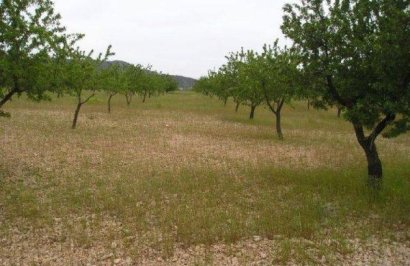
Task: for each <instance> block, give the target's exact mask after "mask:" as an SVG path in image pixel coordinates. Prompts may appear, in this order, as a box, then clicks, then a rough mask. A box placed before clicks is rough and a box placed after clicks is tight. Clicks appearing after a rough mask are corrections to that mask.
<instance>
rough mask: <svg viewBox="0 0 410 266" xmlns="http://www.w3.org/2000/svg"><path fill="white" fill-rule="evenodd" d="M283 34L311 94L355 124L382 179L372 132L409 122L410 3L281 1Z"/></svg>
mask: <svg viewBox="0 0 410 266" xmlns="http://www.w3.org/2000/svg"><path fill="white" fill-rule="evenodd" d="M284 11H285V16H284V24H283V25H282V30H283V32H284V34H285V35H286V36H287V37H289V38H290V39H292V40H293V42H294V44H295V46H296V47H297V48H299V49H300V51H301V53H302V59H303V63H304V68H305V71H306V72H308V73H310V77H315V78H316V79H317V83H318V84H323V86H317V87H316V92H317V95H319V97H317V101H318V102H320V103H322V104H323V105H325V106H331V105H334V104H335V103H336V104H338V105H340V106H341V107H342V108H343V109H344V117H345V118H346V119H347V120H348V121H350V122H351V123H352V125H353V128H354V132H355V134H356V138H357V141H358V142H359V144H360V146H361V147H362V149H363V151H364V153H365V155H366V159H367V165H368V177H369V184H370V185H371V187H373V188H379V187H380V185H381V181H382V177H383V171H382V163H381V160H380V158H379V154H378V151H377V148H376V139H377V137H378V136H379V135H380V134H382V133H383V132H385V130H386V128H387V127H390V130H389V131H387V132H385V134H384V135H385V136H389V137H394V136H397V135H399V134H400V133H403V132H405V131H407V130H409V129H410V123H409V120H410V118H409V117H410V104H409V103H410V86H409V81H410V52H409V51H410V8H409V3H408V1H406V0H372V1H369V0H327V1H324V0H304V1H301V2H300V3H299V4H293V5H290V4H288V5H286V6H285V8H284Z"/></svg>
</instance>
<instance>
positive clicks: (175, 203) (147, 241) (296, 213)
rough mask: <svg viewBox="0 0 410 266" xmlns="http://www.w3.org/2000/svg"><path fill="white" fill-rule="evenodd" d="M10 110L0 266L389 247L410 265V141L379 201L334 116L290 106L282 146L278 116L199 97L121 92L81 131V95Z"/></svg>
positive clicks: (284, 257)
mask: <svg viewBox="0 0 410 266" xmlns="http://www.w3.org/2000/svg"><path fill="white" fill-rule="evenodd" d="M7 107H8V111H10V112H11V113H12V118H11V119H2V120H0V123H1V124H0V134H1V135H0V136H1V138H0V143H1V146H0V153H1V154H2V157H1V160H0V210H1V212H0V241H1V242H0V246H1V247H0V264H2V263H3V264H6V265H7V264H14V263H22V264H26V263H34V264H37V263H41V262H42V263H46V264H47V263H52V264H53V263H56V264H68V263H74V264H77V263H80V262H81V263H85V264H86V263H99V264H102V263H107V264H111V263H114V262H118V263H119V264H132V263H144V264H152V265H155V264H159V263H171V262H173V263H177V264H179V263H187V264H221V263H223V264H235V263H239V264H248V263H250V262H257V261H262V262H269V263H274V264H284V263H289V262H293V263H296V262H304V263H315V264H316V263H324V264H334V263H337V262H339V263H341V262H342V261H352V260H355V258H357V257H360V258H362V259H361V260H362V261H364V262H374V263H380V262H381V261H382V260H381V259H382V258H383V257H385V253H383V252H384V251H383V252H381V251H375V248H374V246H377V245H381V244H383V245H382V246H387V247H388V248H389V249H391V252H390V253H391V254H396V255H397V256H398V259H399V260H398V261H397V262H399V263H400V262H406V261H408V259H409V240H410V235H409V234H408V230H409V227H410V217H409V213H410V207H409V206H410V196H409V193H408V191H409V190H410V184H409V182H410V180H409V176H410V167H409V165H410V145H409V144H410V136H409V135H404V136H401V137H399V138H397V139H394V140H384V139H380V140H379V141H378V145H379V150H380V153H381V156H382V159H383V161H384V163H385V170H386V181H385V184H384V190H383V191H382V193H381V195H379V198H378V199H376V200H372V201H370V200H369V199H370V195H369V194H368V191H367V190H366V188H365V187H364V185H363V184H364V178H361V177H362V176H365V161H364V156H363V154H362V151H361V150H360V149H359V147H358V145H357V144H356V141H355V139H354V136H353V132H352V129H351V127H350V125H349V124H348V123H346V122H344V121H342V120H340V119H337V118H336V115H335V113H333V111H332V112H324V111H321V112H318V111H314V110H311V111H307V110H306V108H305V106H303V105H302V104H299V103H296V104H295V107H294V108H287V109H286V110H285V112H284V118H283V120H284V125H283V126H284V130H285V141H284V142H281V141H278V140H276V138H275V135H274V132H273V117H272V115H271V114H270V113H269V112H268V111H266V110H262V109H260V110H258V112H257V119H256V120H255V121H253V122H250V121H248V120H247V119H246V117H247V113H246V112H247V110H246V109H245V107H243V108H242V109H241V112H240V113H238V114H235V113H234V112H233V111H232V110H233V108H234V107H233V106H228V107H223V106H221V104H220V103H219V102H217V101H214V100H210V99H208V98H206V97H203V96H200V95H197V94H194V93H184V94H182V93H177V94H171V95H167V96H163V97H160V98H157V99H150V101H149V103H147V104H145V105H143V104H141V103H136V102H135V103H133V106H132V107H131V108H127V107H126V106H125V100H124V99H121V98H117V99H116V101H115V103H114V106H113V114H111V115H109V114H107V113H106V111H105V110H106V108H105V99H104V97H103V95H100V96H99V97H97V98H96V99H95V100H94V101H93V102H92V103H91V104H90V105H88V106H85V107H84V109H83V110H82V112H81V114H80V121H79V127H78V129H77V130H75V131H73V130H71V129H70V121H71V117H72V112H73V107H74V105H73V99H70V98H63V99H56V100H55V101H53V102H50V103H41V104H35V103H31V102H28V101H26V100H15V101H13V102H12V103H11V104H10V105H8V106H7ZM254 236H258V237H257V238H256V240H255V238H254ZM259 236H260V237H259ZM369 237H371V238H369ZM259 238H260V239H263V240H259ZM306 239H309V240H308V241H312V242H304V241H306ZM356 239H359V240H356ZM369 239H370V240H369ZM384 240H385V241H384ZM289 241H290V242H289ZM292 241H293V242H294V241H297V242H298V243H299V242H300V243H301V244H298V245H295V244H294V243H293V242H292ZM326 241H335V242H334V243H335V244H326V243H327V242H326ZM357 241H363V245H359V246H360V247H361V248H362V251H361V252H358V251H357V250H356V248H355V245H357V243H358V242H357ZM380 241H382V242H380ZM383 241H384V242H383ZM392 241H393V242H392ZM292 243H293V244H292ZM306 243H308V244H306ZM332 243H333V242H332ZM359 243H362V242H359ZM365 243H371V244H369V245H370V246H366V244H365ZM374 243H376V244H374ZM249 245H251V246H249ZM252 250H254V251H252ZM306 250H311V251H309V252H306ZM241 252H242V253H243V254H242V253H241ZM369 252H370V253H369ZM372 252H373V253H377V254H376V255H375V256H373V260H372V259H370V260H368V259H366V258H367V257H369V256H370V257H372V255H371V254H372ZM380 252H381V253H380ZM248 253H249V254H253V255H249V256H247V255H246V254H248ZM241 254H242V255H241ZM369 254H370V255H369ZM386 256H387V255H386ZM164 259H165V260H167V262H164V261H163V260H164Z"/></svg>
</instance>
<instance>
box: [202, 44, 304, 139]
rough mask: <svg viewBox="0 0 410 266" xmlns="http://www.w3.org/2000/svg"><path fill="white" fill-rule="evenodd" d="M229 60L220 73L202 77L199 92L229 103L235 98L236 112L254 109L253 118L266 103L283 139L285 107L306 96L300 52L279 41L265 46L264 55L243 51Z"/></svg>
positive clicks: (251, 116) (220, 69) (210, 73)
mask: <svg viewBox="0 0 410 266" xmlns="http://www.w3.org/2000/svg"><path fill="white" fill-rule="evenodd" d="M226 58H227V61H228V62H227V63H226V64H224V65H223V66H222V67H220V68H219V70H218V71H211V72H209V75H208V76H207V77H202V78H201V79H200V80H199V81H198V83H197V84H196V86H195V89H196V90H197V91H200V92H202V93H204V94H206V95H209V96H216V97H218V98H219V99H221V100H223V101H224V102H225V103H226V102H227V100H228V98H229V97H232V99H233V100H234V102H235V103H236V110H238V108H239V105H241V104H243V105H247V106H250V108H251V114H250V118H251V119H252V118H253V117H254V112H255V109H256V107H258V106H259V105H261V104H266V106H267V107H268V108H269V110H271V111H272V112H273V113H274V114H275V117H276V122H277V133H278V137H279V138H280V139H282V138H283V134H282V130H281V124H280V120H281V111H282V107H283V105H284V104H285V103H288V102H290V101H291V99H292V98H294V97H296V96H297V95H299V96H300V95H301V93H302V91H301V90H300V85H299V84H300V80H301V75H302V72H301V70H300V68H299V64H300V58H299V54H298V53H297V51H296V50H294V49H287V48H284V49H282V48H280V47H279V45H278V42H277V41H276V42H275V43H274V44H273V45H271V46H268V45H265V46H264V47H263V52H261V53H257V52H255V51H252V50H248V51H244V50H243V49H242V50H241V51H240V52H237V53H231V54H230V55H229V56H227V57H226Z"/></svg>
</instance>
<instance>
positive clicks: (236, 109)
mask: <svg viewBox="0 0 410 266" xmlns="http://www.w3.org/2000/svg"><path fill="white" fill-rule="evenodd" d="M240 105H241V103H240V102H237V103H236V107H235V112H236V113H237V112H238V111H239V106H240Z"/></svg>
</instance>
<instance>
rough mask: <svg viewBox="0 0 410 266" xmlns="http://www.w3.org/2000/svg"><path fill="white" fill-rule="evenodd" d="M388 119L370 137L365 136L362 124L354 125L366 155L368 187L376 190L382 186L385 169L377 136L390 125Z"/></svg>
mask: <svg viewBox="0 0 410 266" xmlns="http://www.w3.org/2000/svg"><path fill="white" fill-rule="evenodd" d="M387 119H388V118H386V119H385V121H384V122H381V123H379V126H380V125H381V126H380V127H379V126H378V127H376V129H375V130H376V131H373V133H372V134H371V135H369V136H368V137H366V136H365V135H364V130H363V126H362V125H361V124H353V126H354V129H355V133H356V138H357V141H358V142H359V144H360V146H361V147H362V148H363V150H364V152H365V154H366V159H367V174H368V185H369V187H370V188H372V189H376V190H378V189H380V188H381V185H382V180H383V168H382V163H381V161H380V158H379V154H378V152H377V148H376V144H375V141H376V137H377V135H378V134H379V133H380V132H381V131H382V130H383V129H384V128H385V126H386V125H387V124H388V123H389V122H388V120H387ZM393 120H394V118H393Z"/></svg>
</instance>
